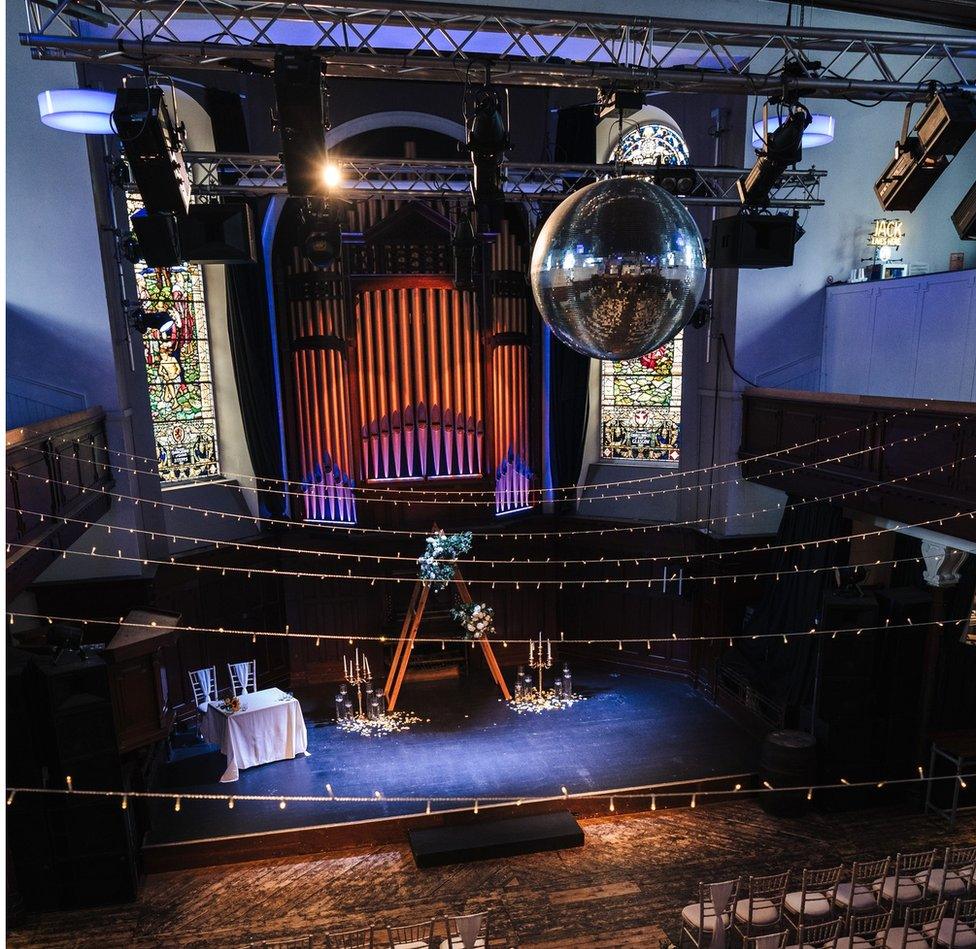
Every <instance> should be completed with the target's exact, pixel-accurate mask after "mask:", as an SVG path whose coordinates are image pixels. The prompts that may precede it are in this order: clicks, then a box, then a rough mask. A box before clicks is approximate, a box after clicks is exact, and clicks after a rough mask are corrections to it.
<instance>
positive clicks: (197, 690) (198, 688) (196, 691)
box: [190, 666, 217, 715]
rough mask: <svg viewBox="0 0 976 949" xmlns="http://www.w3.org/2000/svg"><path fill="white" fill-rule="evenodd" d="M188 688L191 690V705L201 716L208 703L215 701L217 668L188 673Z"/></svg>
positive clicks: (212, 667) (195, 670)
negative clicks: (194, 706)
mask: <svg viewBox="0 0 976 949" xmlns="http://www.w3.org/2000/svg"><path fill="white" fill-rule="evenodd" d="M190 687H191V688H192V689H193V704H194V705H196V707H197V711H198V712H199V713H200V714H201V715H202V714H203V713H204V712H206V710H207V704H208V703H210V702H216V701H217V667H216V666H211V667H210V668H209V669H194V670H193V671H192V672H191V673H190Z"/></svg>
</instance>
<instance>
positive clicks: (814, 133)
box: [752, 112, 834, 149]
mask: <svg viewBox="0 0 976 949" xmlns="http://www.w3.org/2000/svg"><path fill="white" fill-rule="evenodd" d="M783 118H784V117H783V116H779V115H771V116H769V118H768V119H767V128H768V133H767V134H772V133H773V132H774V131H776V129H778V128H779V126H780V124H781V122H782V121H783ZM833 140H834V117H833V116H832V115H824V114H823V113H822V112H814V113H813V115H812V116H811V117H810V124H809V125H808V126H807V127H806V128H805V129H804V130H803V141H802V143H801V145H802V147H803V148H816V147H817V146H818V145H829V144H830V143H831V142H832V141H833ZM752 147H753V148H756V149H760V148H762V147H763V120H762V119H759V121H758V122H756V123H755V125H753V127H752Z"/></svg>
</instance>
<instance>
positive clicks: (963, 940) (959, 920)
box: [935, 899, 976, 949]
mask: <svg viewBox="0 0 976 949" xmlns="http://www.w3.org/2000/svg"><path fill="white" fill-rule="evenodd" d="M935 943H936V945H937V946H940V947H941V946H944V947H945V949H973V947H974V946H976V899H971V900H956V906H955V909H954V910H953V913H952V918H951V919H943V920H942V923H941V925H940V926H939V928H938V929H937V930H936V932H935Z"/></svg>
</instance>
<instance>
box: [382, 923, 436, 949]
mask: <svg viewBox="0 0 976 949" xmlns="http://www.w3.org/2000/svg"><path fill="white" fill-rule="evenodd" d="M386 934H387V937H388V938H389V940H390V949H428V947H429V946H430V944H431V942H433V940H434V920H433V919H429V920H427V922H426V923H409V924H408V925H406V926H387V927H386Z"/></svg>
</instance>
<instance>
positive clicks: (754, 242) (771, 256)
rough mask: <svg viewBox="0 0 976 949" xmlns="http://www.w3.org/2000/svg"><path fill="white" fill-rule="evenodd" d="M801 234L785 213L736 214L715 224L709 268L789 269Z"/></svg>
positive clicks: (709, 248) (709, 254) (713, 223)
mask: <svg viewBox="0 0 976 949" xmlns="http://www.w3.org/2000/svg"><path fill="white" fill-rule="evenodd" d="M801 233H802V232H801V231H800V230H799V229H798V227H797V222H796V219H795V218H794V217H793V216H792V215H786V214H735V215H733V216H731V217H720V218H716V219H715V220H714V221H713V222H712V239H711V240H710V241H709V245H708V266H709V267H711V268H712V269H713V270H715V269H719V268H727V267H740V268H743V269H747V268H748V269H757V270H758V269H762V268H763V267H790V266H792V264H793V247H794V245H795V244H796V242H797V240H798V239H799V236H800V234H801Z"/></svg>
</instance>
